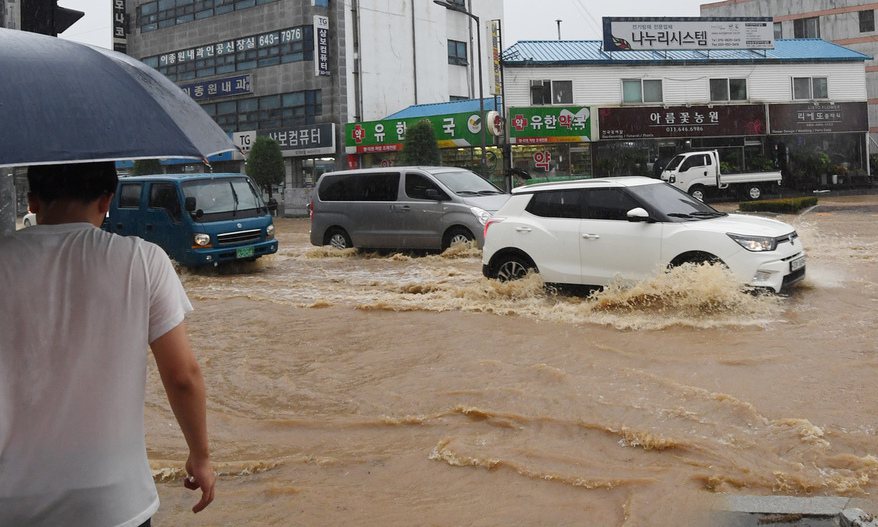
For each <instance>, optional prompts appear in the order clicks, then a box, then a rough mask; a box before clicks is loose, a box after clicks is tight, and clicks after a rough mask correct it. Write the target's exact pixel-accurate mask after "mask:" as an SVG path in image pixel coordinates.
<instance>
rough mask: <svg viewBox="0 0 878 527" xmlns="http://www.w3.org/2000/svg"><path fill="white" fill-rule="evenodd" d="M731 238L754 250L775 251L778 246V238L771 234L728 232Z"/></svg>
mask: <svg viewBox="0 0 878 527" xmlns="http://www.w3.org/2000/svg"><path fill="white" fill-rule="evenodd" d="M727 234H728V236H729V238H731V239H733V240H735V241H736V242H738V245H740V246H741V247H743V248H745V249H747V250H748V251H752V252H757V253H758V252H764V251H773V250H775V249H776V248H777V240H775V239H774V238H772V237H770V236H745V235H743V234H732V233H727Z"/></svg>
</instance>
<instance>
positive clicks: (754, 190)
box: [747, 185, 762, 200]
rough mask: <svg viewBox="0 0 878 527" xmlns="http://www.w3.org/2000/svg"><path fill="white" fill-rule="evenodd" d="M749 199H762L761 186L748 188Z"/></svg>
mask: <svg viewBox="0 0 878 527" xmlns="http://www.w3.org/2000/svg"><path fill="white" fill-rule="evenodd" d="M747 197H748V198H750V199H752V200H757V199H759V198H761V197H762V189H761V188H760V187H759V185H749V186H748V187H747Z"/></svg>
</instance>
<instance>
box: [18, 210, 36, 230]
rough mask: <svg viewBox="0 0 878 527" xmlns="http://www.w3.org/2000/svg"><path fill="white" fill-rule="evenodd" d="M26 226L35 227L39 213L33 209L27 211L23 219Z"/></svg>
mask: <svg viewBox="0 0 878 527" xmlns="http://www.w3.org/2000/svg"><path fill="white" fill-rule="evenodd" d="M21 222H22V223H23V224H24V226H25V227H33V226H34V225H36V224H37V215H36V214H34V213H33V212H31V211H27V213H26V214H25V215H24V219H22V220H21Z"/></svg>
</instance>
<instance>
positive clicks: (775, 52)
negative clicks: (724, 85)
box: [503, 39, 872, 67]
mask: <svg viewBox="0 0 878 527" xmlns="http://www.w3.org/2000/svg"><path fill="white" fill-rule="evenodd" d="M774 45H775V47H774V49H766V50H750V49H743V50H742V49H736V50H711V51H699V50H694V51H609V52H607V51H604V50H603V49H602V48H603V42H602V41H600V40H522V41H519V42H516V43H515V44H513V45H512V46H511V47H509V48H507V49H506V51H504V52H503V64H504V65H505V66H512V67H515V66H536V65H543V66H547V65H564V64H566V65H569V64H600V65H612V64H644V65H645V64H650V65H662V64H666V65H670V64H680V63H691V62H696V63H721V64H736V63H738V64H740V63H746V64H753V63H789V62H856V61H866V60H871V58H872V57H870V56H868V55H864V54H862V53H859V52H857V51H854V50H852V49H848V48H846V47H843V46H839V45H837V44H833V43H832V42H827V41H825V40H820V39H795V40H776V41H775V42H774Z"/></svg>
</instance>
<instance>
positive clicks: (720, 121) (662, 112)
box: [598, 104, 766, 139]
mask: <svg viewBox="0 0 878 527" xmlns="http://www.w3.org/2000/svg"><path fill="white" fill-rule="evenodd" d="M598 115H599V116H600V119H599V123H600V129H601V133H600V138H601V139H650V138H654V137H722V136H736V135H765V134H766V127H765V106H763V105H761V104H722V105H720V104H716V105H712V106H669V107H667V108H665V107H663V106H648V107H643V106H638V107H631V108H600V109H599V110H598Z"/></svg>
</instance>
